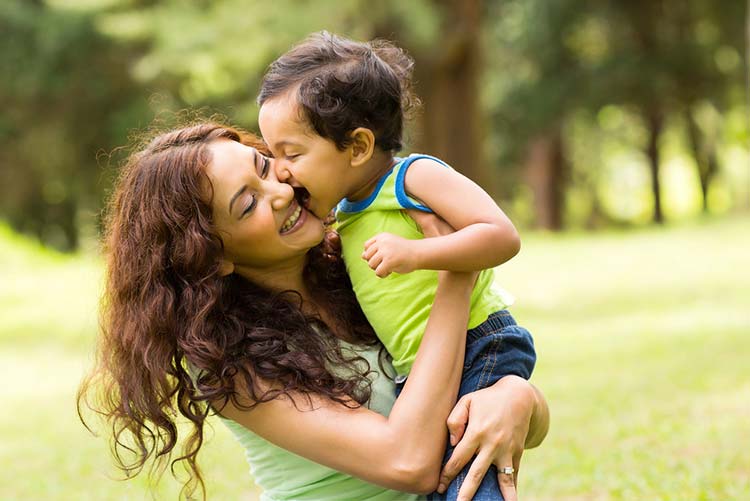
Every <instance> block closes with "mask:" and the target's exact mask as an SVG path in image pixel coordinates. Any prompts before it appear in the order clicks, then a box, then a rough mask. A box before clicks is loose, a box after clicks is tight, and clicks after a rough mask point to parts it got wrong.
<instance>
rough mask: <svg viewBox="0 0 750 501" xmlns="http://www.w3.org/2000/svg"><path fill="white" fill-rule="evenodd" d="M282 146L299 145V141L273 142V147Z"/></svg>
mask: <svg viewBox="0 0 750 501" xmlns="http://www.w3.org/2000/svg"><path fill="white" fill-rule="evenodd" d="M284 146H300V145H299V143H295V142H292V141H287V140H283V141H279V142H278V143H276V144H274V147H275V148H283V147H284Z"/></svg>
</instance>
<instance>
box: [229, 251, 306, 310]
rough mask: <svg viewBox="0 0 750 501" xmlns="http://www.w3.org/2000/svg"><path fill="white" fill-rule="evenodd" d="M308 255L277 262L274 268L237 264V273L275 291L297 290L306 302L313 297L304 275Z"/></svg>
mask: <svg viewBox="0 0 750 501" xmlns="http://www.w3.org/2000/svg"><path fill="white" fill-rule="evenodd" d="M305 264H306V257H305V256H303V257H302V258H301V259H296V260H291V261H287V262H283V263H280V264H277V265H276V266H274V267H272V268H249V267H245V266H241V265H239V266H236V267H235V270H234V271H235V273H237V274H238V275H240V276H241V277H243V278H245V279H247V280H249V281H251V282H253V283H254V284H257V285H259V286H261V287H263V288H265V289H268V290H271V291H274V292H283V291H289V290H292V291H296V292H298V293H299V294H300V295H301V296H302V299H303V300H305V302H307V301H309V300H310V299H311V297H312V296H311V292H310V291H309V289H308V287H307V285H306V284H305V280H304V277H303V271H304V269H305Z"/></svg>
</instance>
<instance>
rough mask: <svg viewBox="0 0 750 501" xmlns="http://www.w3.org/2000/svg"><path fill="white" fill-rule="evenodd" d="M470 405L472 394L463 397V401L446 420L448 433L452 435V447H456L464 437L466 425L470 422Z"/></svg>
mask: <svg viewBox="0 0 750 501" xmlns="http://www.w3.org/2000/svg"><path fill="white" fill-rule="evenodd" d="M470 403H471V393H469V394H468V395H464V396H463V397H461V399H460V400H459V401H458V402H457V403H456V406H455V407H454V408H453V410H452V411H451V413H450V415H449V416H448V419H447V420H446V424H447V426H448V433H449V434H450V442H451V445H456V444H457V443H458V442H459V441H460V440H461V438H462V437H463V436H464V431H465V430H466V423H468V422H469V405H470Z"/></svg>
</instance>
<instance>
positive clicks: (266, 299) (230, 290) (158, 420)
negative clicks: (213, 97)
mask: <svg viewBox="0 0 750 501" xmlns="http://www.w3.org/2000/svg"><path fill="white" fill-rule="evenodd" d="M217 139H229V140H233V141H238V142H241V143H243V144H246V145H249V146H253V147H256V148H258V149H259V150H261V151H263V152H265V151H266V148H265V147H264V145H263V144H262V142H261V141H260V140H259V139H258V138H256V137H255V136H252V135H250V134H247V133H244V132H242V131H239V130H237V129H233V128H231V127H227V126H224V125H221V124H217V123H200V124H198V125H193V126H189V127H185V128H182V129H178V130H174V131H171V132H168V133H165V134H162V135H159V136H157V137H156V138H155V139H153V140H152V141H151V142H150V144H148V145H147V146H146V147H145V148H144V149H142V150H141V151H139V152H137V153H134V154H132V155H131V156H130V158H129V160H128V162H127V164H126V165H125V168H124V169H123V171H122V172H121V175H120V178H119V180H118V182H117V184H116V189H115V192H114V194H113V196H112V198H111V201H110V205H109V207H108V212H107V218H106V232H105V251H106V256H107V263H106V286H105V292H104V295H103V300H102V307H101V333H100V337H99V342H98V347H97V363H96V367H95V368H94V370H93V371H92V372H91V373H90V374H89V375H88V376H87V378H86V379H85V380H84V382H83V383H82V385H81V388H80V389H79V393H78V408H79V414H82V409H83V407H84V406H87V407H88V408H90V409H93V410H94V411H96V412H97V413H98V414H101V415H103V416H104V418H106V420H107V421H108V422H109V424H110V425H111V439H112V444H111V445H112V452H113V455H114V456H115V459H116V462H117V464H118V466H119V467H120V468H122V469H123V471H124V472H125V473H126V475H127V477H128V478H130V477H132V476H134V475H137V474H138V473H140V472H141V471H142V470H143V468H144V466H145V465H146V464H147V463H148V461H149V460H150V459H151V460H153V467H152V469H151V472H150V474H154V472H155V471H162V467H163V466H166V464H167V462H169V463H170V464H171V467H172V471H173V474H174V466H175V464H176V463H178V462H180V461H183V462H184V465H185V466H186V469H187V471H188V473H189V479H188V481H187V482H186V483H185V485H184V487H183V493H182V494H183V495H184V496H186V497H189V496H192V494H193V493H194V492H195V491H196V489H200V491H201V493H202V494H203V497H205V487H204V484H203V479H202V477H201V473H200V469H199V468H198V464H197V462H196V456H197V453H198V451H199V450H200V448H201V445H202V443H203V429H204V424H205V422H206V418H207V417H208V416H209V414H210V412H211V409H215V410H218V411H221V409H222V408H223V406H224V405H226V403H227V402H229V401H231V402H232V403H233V404H234V405H235V406H237V407H240V408H245V409H247V408H249V407H252V406H254V405H256V404H258V403H262V402H267V401H269V400H272V399H274V398H278V397H280V396H282V395H287V396H290V397H291V396H292V395H293V394H294V395H308V396H309V395H311V394H319V395H323V396H326V397H328V398H330V399H332V400H334V401H337V402H340V403H342V404H343V405H349V406H356V405H360V404H362V403H364V402H366V401H367V399H368V398H369V392H370V388H369V384H368V380H367V378H366V376H367V372H366V371H365V372H364V373H363V370H362V366H361V365H359V364H361V362H362V360H363V359H361V358H357V357H354V358H353V357H351V356H347V355H345V354H343V353H342V351H341V349H340V345H339V343H338V342H336V339H335V338H334V337H333V336H332V335H331V334H330V330H329V329H327V328H326V326H325V325H323V322H322V321H321V320H320V318H318V317H314V316H310V315H307V314H305V313H303V311H302V308H301V306H302V298H301V297H300V295H299V294H298V293H296V292H294V291H287V292H284V293H280V294H279V293H273V292H271V291H269V290H266V289H263V288H262V287H259V286H257V285H255V284H253V283H251V282H249V281H247V280H246V279H244V278H242V277H240V276H237V275H229V276H227V277H222V276H221V275H220V272H219V263H220V258H221V256H222V253H223V246H222V241H221V238H220V237H219V235H218V233H217V232H216V230H215V228H214V227H213V224H212V217H211V206H210V197H211V195H210V193H206V191H207V189H206V187H207V186H208V187H209V190H208V191H210V182H209V180H208V177H207V176H206V174H205V172H204V168H205V166H206V165H207V164H208V162H210V160H211V158H210V152H209V149H208V148H207V145H208V144H209V143H210V142H211V141H214V140H217ZM259 244H262V242H259ZM304 278H305V281H306V282H307V285H308V286H309V287H310V290H311V291H313V294H314V299H315V302H316V303H317V304H321V305H323V307H325V308H326V309H327V310H328V311H329V312H331V314H334V315H335V321H336V323H337V325H338V326H340V327H341V328H342V329H340V330H343V331H345V332H346V333H347V335H348V336H349V338H348V339H347V341H351V342H355V343H361V344H375V343H376V342H377V341H376V339H375V335H374V333H373V331H372V328H371V327H370V326H369V325H368V323H367V321H366V320H365V318H364V315H363V313H362V311H361V309H360V308H359V305H358V304H357V302H356V299H355V298H354V294H353V292H352V289H351V282H350V281H349V278H348V277H347V275H346V272H345V270H344V267H343V264H342V262H341V260H340V259H332V258H331V253H330V249H327V248H324V244H321V245H318V246H317V247H315V248H313V249H312V250H311V251H309V253H308V259H307V265H306V267H305V270H304ZM334 305H335V307H333V306H334ZM381 353H382V351H381ZM365 363H366V362H365ZM334 366H335V367H337V368H341V367H343V368H344V369H348V370H343V371H342V370H338V369H337V370H336V371H331V370H330V369H329V368H330V367H334ZM357 367H359V370H357ZM365 367H368V366H367V365H365ZM342 374H349V375H350V376H344V375H342ZM259 381H265V382H271V383H273V384H271V385H259V384H258V382H259ZM268 386H270V387H271V389H265V390H264V389H261V388H267V387H268ZM238 396H239V397H240V398H239V399H238ZM248 401H250V402H252V404H250V405H249V406H248V403H247V402H248ZM178 413H179V414H181V415H182V416H184V417H185V418H187V420H188V421H189V422H190V431H189V433H188V434H187V438H186V439H185V440H184V444H183V448H182V450H181V451H180V453H179V457H177V458H176V459H174V460H172V461H170V459H171V458H172V452H173V450H174V449H175V447H176V445H177V444H178V426H177V424H176V420H177V418H178V417H179V415H178ZM81 419H82V420H84V418H83V417H82V418H81ZM84 423H85V421H84ZM157 466H158V467H157Z"/></svg>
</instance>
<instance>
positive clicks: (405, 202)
mask: <svg viewBox="0 0 750 501" xmlns="http://www.w3.org/2000/svg"><path fill="white" fill-rule="evenodd" d="M422 158H428V159H430V160H434V161H436V162H438V163H439V164H442V165H445V166H446V167H448V164H447V163H445V162H443V161H442V160H440V159H439V158H435V157H433V156H430V155H409V157H408V158H407V159H406V160H404V162H403V165H402V166H401V170H399V171H398V176H396V200H398V203H399V204H401V207H403V208H404V209H417V210H421V211H422V212H430V213H431V212H433V210H432V209H430V208H429V207H427V206H426V205H422V204H417V203H414V202H412V201H411V200H410V199H409V195H407V194H406V188H405V186H404V185H405V182H406V170H407V169H408V168H409V166H410V165H411V164H412V162H414V161H415V160H420V159H422Z"/></svg>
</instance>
